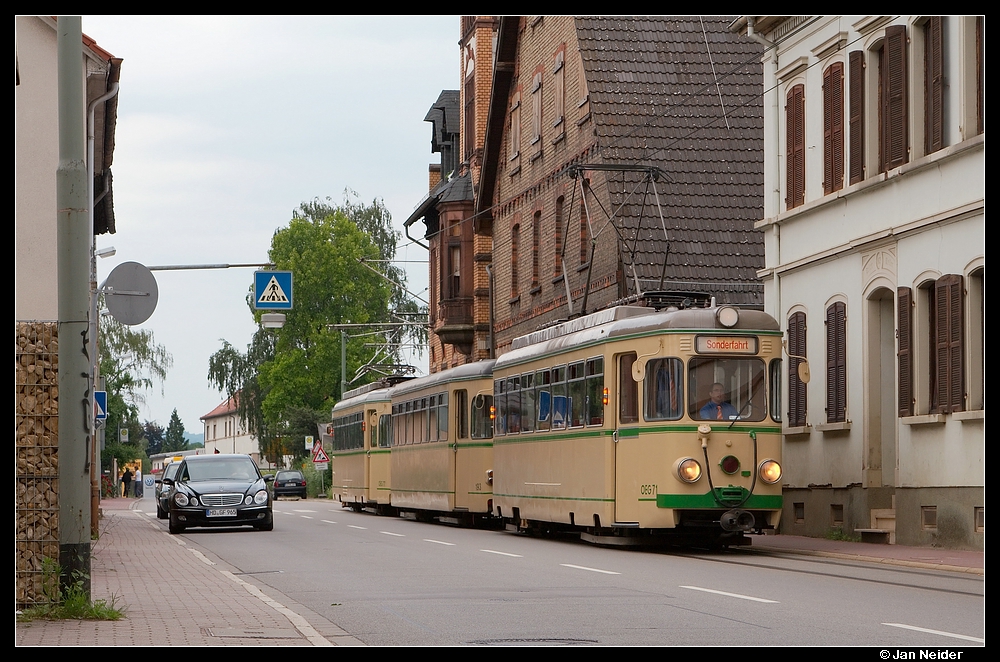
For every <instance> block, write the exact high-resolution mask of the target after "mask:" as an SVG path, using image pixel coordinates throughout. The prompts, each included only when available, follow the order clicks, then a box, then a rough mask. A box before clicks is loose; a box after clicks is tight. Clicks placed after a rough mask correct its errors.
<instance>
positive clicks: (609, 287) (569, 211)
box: [472, 16, 764, 354]
mask: <svg viewBox="0 0 1000 662" xmlns="http://www.w3.org/2000/svg"><path fill="white" fill-rule="evenodd" d="M730 23H731V20H729V19H725V18H704V19H700V18H698V17H685V18H649V19H646V18H579V17H575V18H574V17H568V16H544V17H543V16H533V17H524V16H522V17H518V16H511V17H502V18H500V19H499V20H498V21H497V23H496V46H495V53H496V54H495V58H494V62H495V66H494V71H493V74H492V86H491V92H490V99H491V102H490V105H489V107H488V111H487V114H486V131H485V135H484V143H483V150H482V156H481V160H480V159H479V155H478V152H477V153H476V155H475V156H476V158H475V160H474V161H473V163H474V166H473V168H472V169H473V172H474V173H475V174H476V175H478V176H477V177H474V183H475V184H476V192H475V193H476V195H475V219H476V223H475V226H476V228H477V230H479V231H481V232H482V233H483V234H489V235H491V236H492V240H493V246H492V257H493V261H492V269H493V274H494V282H493V293H494V296H493V325H492V328H493V344H494V348H495V351H496V352H497V354H501V353H503V352H504V351H505V349H506V348H508V347H509V345H510V342H511V340H512V339H513V338H514V337H516V336H519V335H522V334H525V333H528V332H531V331H534V330H536V329H537V328H538V327H539V326H542V325H546V324H549V323H552V322H554V321H556V320H559V319H566V318H569V317H573V316H577V315H580V314H584V313H587V312H593V311H594V310H598V309H600V308H603V307H606V306H609V305H612V304H613V303H615V302H624V301H635V300H637V299H638V298H639V295H640V294H642V293H643V292H649V291H651V290H657V291H683V292H691V291H697V292H703V293H706V294H709V295H713V296H715V297H717V298H718V300H719V301H720V302H729V303H735V304H740V305H745V306H752V307H757V308H761V307H762V306H763V296H762V295H763V289H762V287H761V285H760V282H759V281H758V279H757V275H756V271H757V269H759V268H761V267H762V266H763V264H764V247H763V237H762V235H761V233H760V232H759V231H757V230H755V229H754V221H755V220H756V219H758V218H760V214H761V212H762V209H763V191H762V184H763V156H762V154H763V152H762V150H763V119H762V101H761V95H762V90H761V84H760V80H761V65H760V54H761V51H762V48H761V47H760V46H759V45H757V44H754V43H752V42H749V41H748V40H741V39H740V38H738V37H737V36H736V35H733V34H732V33H731V32H729V30H728V26H729V25H730ZM477 75H478V74H477ZM480 97H481V92H479V89H478V87H477V99H479V98H480ZM478 113H479V110H478V106H477V121H478V120H480V119H482V116H481V115H479V114H478ZM480 127H481V124H478V123H477V131H478V130H479V128H480ZM477 135H478V134H477ZM477 168H478V172H477ZM661 213H662V218H661Z"/></svg>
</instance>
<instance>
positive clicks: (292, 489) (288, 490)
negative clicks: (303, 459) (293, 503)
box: [274, 471, 306, 499]
mask: <svg viewBox="0 0 1000 662" xmlns="http://www.w3.org/2000/svg"><path fill="white" fill-rule="evenodd" d="M274 496H275V497H280V496H298V497H302V498H303V499H305V498H306V479H305V476H303V475H302V472H301V471H279V472H278V473H276V474H275V475H274Z"/></svg>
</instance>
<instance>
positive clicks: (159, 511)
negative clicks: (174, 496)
mask: <svg viewBox="0 0 1000 662" xmlns="http://www.w3.org/2000/svg"><path fill="white" fill-rule="evenodd" d="M156 519H167V511H165V510H164V509H163V506H161V505H160V502H159V501H157V502H156Z"/></svg>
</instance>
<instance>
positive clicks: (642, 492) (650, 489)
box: [639, 485, 656, 496]
mask: <svg viewBox="0 0 1000 662" xmlns="http://www.w3.org/2000/svg"><path fill="white" fill-rule="evenodd" d="M655 494H656V485H640V486H639V496H653V495H655Z"/></svg>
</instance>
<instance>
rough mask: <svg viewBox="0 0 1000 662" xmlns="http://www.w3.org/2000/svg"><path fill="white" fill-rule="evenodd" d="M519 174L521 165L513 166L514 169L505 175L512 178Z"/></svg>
mask: <svg viewBox="0 0 1000 662" xmlns="http://www.w3.org/2000/svg"><path fill="white" fill-rule="evenodd" d="M519 172H521V164H520V163H518V164H515V165H514V167H513V168H511V169H510V172H509V173H507V174H509V175H510V176H511V177H513V176H514V175H516V174H517V173H519Z"/></svg>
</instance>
